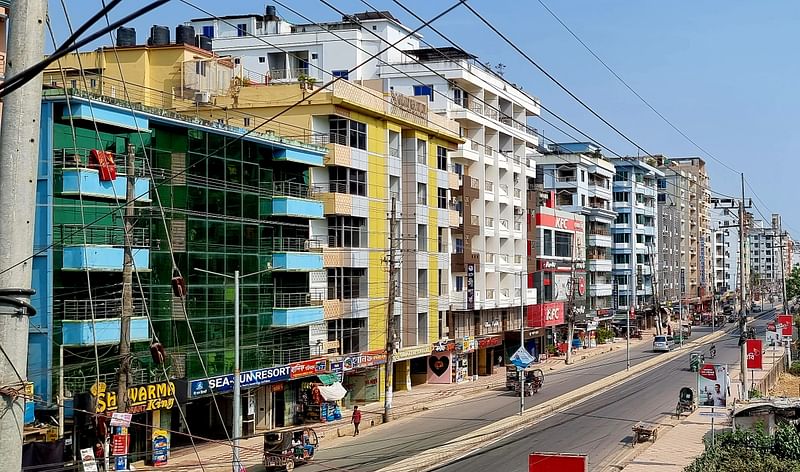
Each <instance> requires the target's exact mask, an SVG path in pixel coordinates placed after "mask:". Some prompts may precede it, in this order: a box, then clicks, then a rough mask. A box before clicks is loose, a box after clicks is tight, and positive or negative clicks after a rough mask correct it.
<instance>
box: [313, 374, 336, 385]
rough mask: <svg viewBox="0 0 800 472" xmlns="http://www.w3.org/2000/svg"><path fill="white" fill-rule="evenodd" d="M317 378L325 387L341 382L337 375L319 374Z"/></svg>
mask: <svg viewBox="0 0 800 472" xmlns="http://www.w3.org/2000/svg"><path fill="white" fill-rule="evenodd" d="M317 378H318V379H319V381H320V382H322V384H323V385H333V384H335V383H336V382H338V381H339V377H338V376H337V375H336V374H317Z"/></svg>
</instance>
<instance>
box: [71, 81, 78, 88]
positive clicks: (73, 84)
mask: <svg viewBox="0 0 800 472" xmlns="http://www.w3.org/2000/svg"><path fill="white" fill-rule="evenodd" d="M69 86H70V87H72V88H78V81H77V80H70V81H69Z"/></svg>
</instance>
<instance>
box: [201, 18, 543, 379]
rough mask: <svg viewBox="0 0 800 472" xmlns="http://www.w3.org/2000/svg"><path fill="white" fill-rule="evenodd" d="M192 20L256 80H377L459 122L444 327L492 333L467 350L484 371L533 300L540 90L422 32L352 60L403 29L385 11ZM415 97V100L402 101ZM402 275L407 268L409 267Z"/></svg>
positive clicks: (398, 100) (454, 334) (398, 97)
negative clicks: (304, 21)
mask: <svg viewBox="0 0 800 472" xmlns="http://www.w3.org/2000/svg"><path fill="white" fill-rule="evenodd" d="M354 20H357V21H354ZM190 24H191V25H193V26H194V27H195V28H196V30H197V31H198V32H200V31H202V32H204V34H207V35H209V34H213V35H214V46H213V48H214V51H215V52H217V53H220V54H225V55H230V56H231V57H232V60H233V62H234V64H237V63H238V65H240V66H242V67H243V68H244V69H245V70H244V71H243V72H242V73H243V74H245V76H246V77H250V76H249V75H247V74H250V73H251V71H253V73H255V76H253V77H254V78H252V82H254V83H255V82H259V83H267V82H269V83H275V82H276V81H278V82H290V83H301V84H302V83H306V84H307V83H308V77H311V78H312V79H315V80H316V81H318V82H322V81H325V80H326V79H328V78H331V77H341V78H344V79H347V80H349V81H351V82H353V81H359V80H361V81H362V82H363V84H367V83H368V81H370V80H374V79H382V80H384V81H385V82H382V83H381V85H380V86H379V87H378V88H380V89H381V90H383V91H385V92H387V93H389V95H388V97H387V98H388V100H389V103H388V104H379V105H380V106H383V107H388V108H389V109H394V110H398V109H401V108H403V107H405V105H404V104H406V103H413V104H414V108H415V109H416V108H417V107H420V106H422V107H424V109H426V110H429V111H432V112H434V113H437V114H439V115H442V116H445V117H446V118H448V119H454V120H455V121H456V122H457V123H458V126H459V129H460V133H461V136H463V137H464V138H465V139H466V142H465V143H463V144H461V145H460V146H459V148H458V150H456V151H455V152H454V153H453V154H452V164H453V168H454V170H455V171H456V172H457V173H458V174H459V175H460V176H461V180H462V182H463V186H462V187H461V188H460V189H459V190H458V191H457V192H455V194H454V198H455V202H454V204H455V205H456V207H457V208H459V212H460V214H461V218H460V221H459V225H458V227H457V228H453V231H452V234H451V241H450V244H449V248H450V249H449V250H450V251H451V253H452V257H451V259H450V264H451V274H450V280H449V283H448V284H447V286H448V290H450V295H451V297H450V302H451V303H450V306H449V318H448V320H447V323H446V326H445V327H446V328H447V330H446V331H445V332H443V335H444V336H446V337H449V338H450V339H463V338H464V337H467V338H468V339H469V338H470V337H474V336H483V337H490V338H491V339H490V341H487V342H485V343H483V344H481V343H479V349H478V351H477V354H476V355H474V356H473V358H472V364H473V365H477V366H478V372H479V373H488V372H489V371H490V367H491V364H492V363H493V362H496V359H497V358H498V356H496V355H494V354H493V352H492V349H491V348H486V349H484V348H482V347H481V346H486V345H491V344H494V343H496V342H497V340H500V339H502V337H501V336H499V335H501V334H503V333H504V332H507V333H510V336H515V335H516V336H518V335H517V333H518V331H519V328H520V323H521V322H522V317H521V316H520V314H519V307H520V306H523V305H533V304H535V301H536V298H535V296H536V293H535V289H534V286H533V280H532V278H531V277H528V282H527V286H525V287H520V284H519V282H518V281H519V280H520V277H521V274H523V273H526V274H531V273H532V272H533V268H534V261H533V260H532V259H530V258H528V254H532V253H533V250H532V248H533V242H534V240H535V231H534V230H533V227H534V226H535V218H534V217H533V215H532V213H531V212H532V211H533V210H535V208H536V206H535V205H534V204H532V203H534V202H536V200H537V197H538V193H537V192H536V191H535V190H534V186H533V183H532V179H533V178H534V177H535V162H534V159H533V157H535V156H536V155H537V153H536V147H537V145H538V143H539V139H538V136H537V134H536V131H535V130H534V129H533V128H531V127H530V126H529V125H528V123H527V120H528V119H529V118H530V117H533V116H537V115H538V114H539V111H540V106H539V102H538V100H537V99H536V98H534V97H532V96H530V95H529V94H527V93H525V92H523V91H522V90H521V89H520V88H519V87H517V86H514V85H513V84H511V83H510V82H508V81H507V80H504V79H503V78H502V77H500V76H498V75H497V74H496V73H494V72H493V71H491V70H489V69H487V68H485V67H483V66H482V65H481V64H479V63H478V62H476V61H475V57H474V56H472V55H470V54H468V53H466V52H464V51H461V50H458V49H455V48H437V49H433V48H430V49H425V48H421V47H420V42H421V41H420V36H418V35H410V36H408V37H407V38H405V39H404V40H403V41H402V42H400V43H399V44H397V45H396V47H393V48H389V49H388V50H387V51H386V52H384V53H382V54H381V55H380V56H379V57H378V58H376V59H375V60H371V61H368V62H367V63H366V64H364V65H362V66H360V67H358V68H356V66H357V65H359V64H360V63H361V62H362V61H364V59H365V58H366V57H368V56H365V54H368V53H370V52H377V51H378V50H380V48H382V47H386V46H388V45H389V44H393V43H396V42H398V40H399V39H401V38H403V37H404V36H406V35H407V34H408V33H409V29H408V28H406V27H405V26H403V25H401V24H400V23H399V22H398V21H397V20H396V19H394V18H393V17H392V15H391V14H389V13H386V12H384V13H374V14H373V13H367V14H356V15H353V16H352V17H351V16H347V17H345V18H343V20H342V21H337V22H332V23H325V24H324V25H293V24H290V23H288V22H286V21H284V20H281V19H280V18H278V17H277V15H275V10H274V9H271V8H270V9H269V11H268V14H267V15H266V16H263V17H262V16H260V15H248V16H243V17H235V18H227V19H225V20H224V22H222V23H220V20H219V19H216V18H205V19H197V20H193V21H192V22H190ZM232 24H233V25H236V26H235V27H233V28H232V27H231V25H232ZM239 25H246V26H244V27H241V26H239ZM250 28H252V31H254V32H255V33H252V34H251V33H250V31H251V29H250ZM342 38H344V39H347V41H340V39H342ZM348 38H349V39H348ZM400 50H402V51H403V52H400ZM365 51H366V52H365ZM312 82H314V81H313V80H312ZM337 85H338V83H336V84H334V87H336V86H337ZM245 89H246V88H242V90H243V91H244V90H245ZM392 92H393V93H392ZM411 96H416V97H418V99H416V100H414V101H413V102H408V101H407V100H408V98H407V97H411ZM419 100H421V102H420V101H419ZM409 170H411V168H410V167H409ZM405 178H406V177H403V179H405ZM529 188H530V189H531V190H530V192H528V189H529ZM404 191H410V189H408V188H406V189H405V190H404ZM429 195H430V194H429ZM409 232H410V233H411V234H412V235H413V234H416V231H410V230H409ZM403 273H405V274H408V275H410V273H408V272H407V271H405V269H404V272H403ZM409 283H411V281H409ZM407 309H410V310H412V311H413V309H412V308H411V307H408V308H407ZM408 322H410V320H408ZM415 323H416V322H415ZM408 341H409V340H408V339H406V340H405V342H406V344H407V343H408ZM517 343H518V341H517ZM492 347H494V348H496V346H492ZM506 347H507V346H506ZM508 350H510V349H508ZM499 357H500V358H501V359H502V357H503V356H499ZM506 358H507V357H506Z"/></svg>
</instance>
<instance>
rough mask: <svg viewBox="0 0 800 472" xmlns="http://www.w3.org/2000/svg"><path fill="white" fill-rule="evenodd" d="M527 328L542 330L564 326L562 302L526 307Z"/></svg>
mask: <svg viewBox="0 0 800 472" xmlns="http://www.w3.org/2000/svg"><path fill="white" fill-rule="evenodd" d="M527 321H528V325H527V326H528V327H529V328H544V327H545V326H557V325H560V324H564V302H552V303H540V304H538V305H529V306H528V320H527Z"/></svg>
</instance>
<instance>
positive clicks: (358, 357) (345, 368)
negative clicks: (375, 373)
mask: <svg viewBox="0 0 800 472" xmlns="http://www.w3.org/2000/svg"><path fill="white" fill-rule="evenodd" d="M339 359H341V361H339V362H341V364H342V367H341V369H342V372H349V371H351V370H354V369H362V368H365V367H373V366H376V365H381V364H385V363H386V351H384V350H382V349H381V350H375V351H365V352H356V353H353V354H349V355H347V356H346V357H342V358H339ZM331 370H332V371H333V363H332V364H331Z"/></svg>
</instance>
